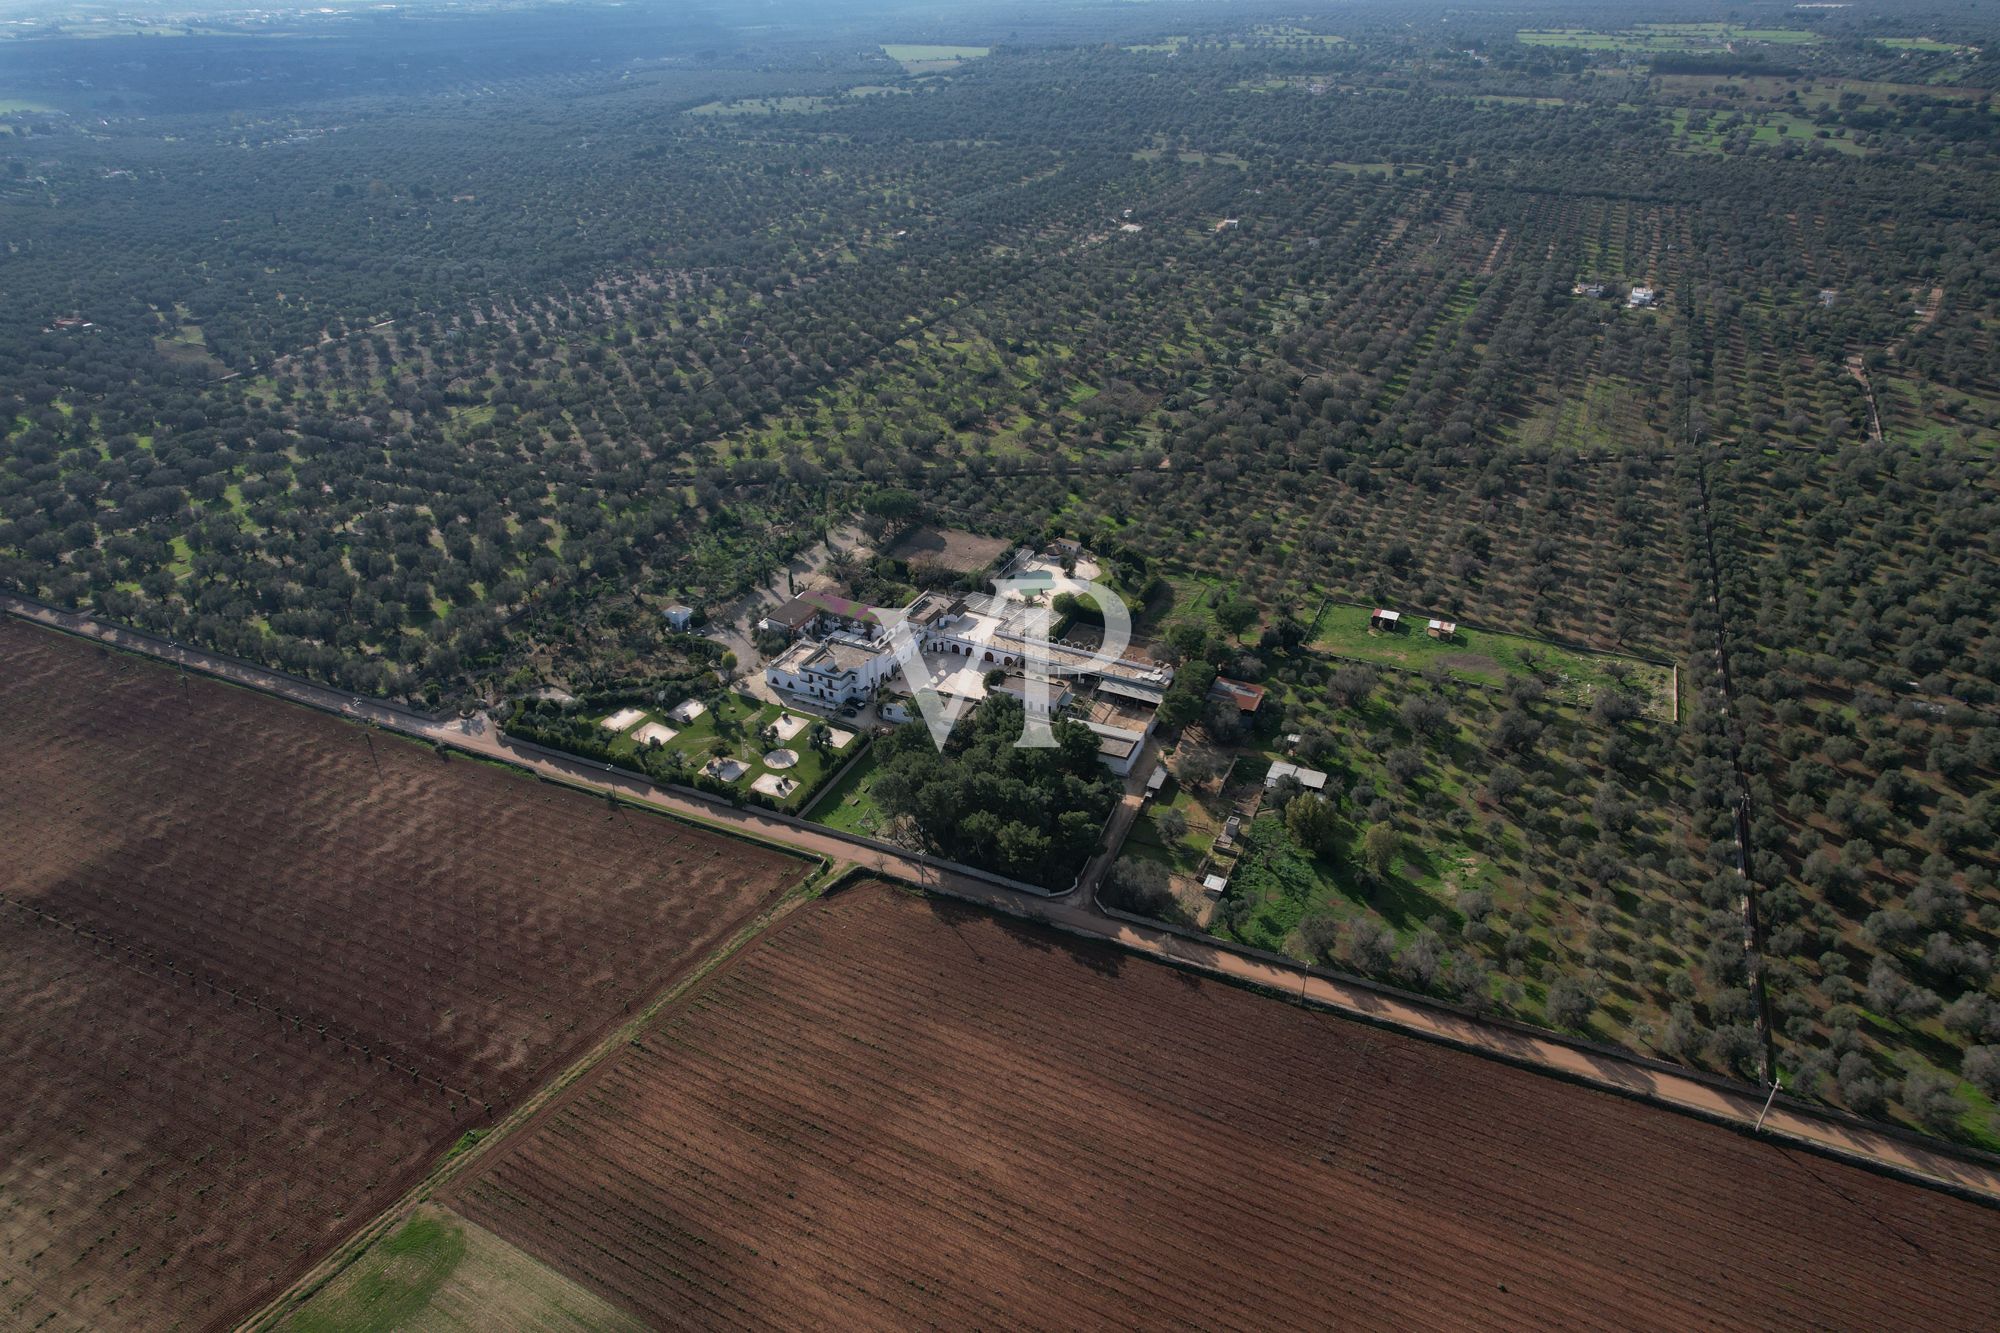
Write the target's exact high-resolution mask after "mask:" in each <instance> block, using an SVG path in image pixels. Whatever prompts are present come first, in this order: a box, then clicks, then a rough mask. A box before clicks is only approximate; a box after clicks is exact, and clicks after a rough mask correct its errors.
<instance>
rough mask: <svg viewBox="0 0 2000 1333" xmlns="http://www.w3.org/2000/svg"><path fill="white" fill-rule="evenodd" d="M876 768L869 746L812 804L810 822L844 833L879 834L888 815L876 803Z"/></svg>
mask: <svg viewBox="0 0 2000 1333" xmlns="http://www.w3.org/2000/svg"><path fill="white" fill-rule="evenodd" d="M879 771H880V770H879V768H878V766H877V764H876V761H875V751H874V750H873V749H872V748H871V749H870V750H869V751H868V752H867V753H866V754H864V755H862V756H861V759H860V761H859V762H858V763H856V764H855V765H854V767H853V768H851V769H849V770H848V771H847V775H846V776H845V777H843V778H841V779H840V781H838V782H836V783H834V785H833V786H832V787H830V788H828V789H827V791H826V794H825V795H824V796H823V797H821V798H820V800H819V802H818V804H817V806H816V808H815V811H814V814H813V816H812V819H813V822H814V823H816V824H824V825H826V826H827V827H828V828H835V829H839V830H840V831H841V832H843V833H859V834H862V835H863V836H866V837H870V838H874V837H879V836H881V833H882V826H883V825H884V824H885V823H886V822H887V821H888V815H886V814H885V813H884V812H883V810H882V807H881V806H879V805H877V804H876V803H875V795H874V788H875V778H876V776H877V774H878V772H879Z"/></svg>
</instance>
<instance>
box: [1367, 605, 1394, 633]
mask: <svg viewBox="0 0 2000 1333" xmlns="http://www.w3.org/2000/svg"><path fill="white" fill-rule="evenodd" d="M1368 628H1369V629H1375V630H1382V631H1384V632H1385V633H1386V632H1389V631H1392V630H1400V629H1402V628H1403V613H1402V612H1401V611H1390V610H1387V609H1386V608H1384V607H1379V606H1378V607H1376V608H1375V609H1374V611H1372V612H1370V613H1369V616H1368Z"/></svg>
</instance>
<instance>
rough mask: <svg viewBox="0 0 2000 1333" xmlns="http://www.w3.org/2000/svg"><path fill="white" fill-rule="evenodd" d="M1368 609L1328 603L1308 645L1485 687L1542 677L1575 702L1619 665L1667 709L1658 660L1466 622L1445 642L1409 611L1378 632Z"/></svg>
mask: <svg viewBox="0 0 2000 1333" xmlns="http://www.w3.org/2000/svg"><path fill="white" fill-rule="evenodd" d="M1369 612H1370V608H1369V607H1365V606H1350V605H1347V604H1345V603H1333V604H1330V605H1329V606H1328V607H1327V608H1326V610H1325V611H1324V612H1322V613H1321V615H1320V618H1319V623H1318V624H1317V625H1316V626H1314V630H1313V639H1312V646H1313V647H1314V648H1315V649H1317V650H1318V651H1320V652H1323V653H1331V654H1333V655H1335V656H1339V657H1348V658H1356V659H1359V660H1361V661H1364V662H1375V663H1379V664H1381V665H1383V666H1391V667H1402V668H1406V669H1408V670H1412V671H1421V670H1422V669H1424V668H1425V667H1429V666H1437V667H1440V668H1442V669H1443V670H1445V671H1447V672H1449V673H1451V674H1452V675H1454V676H1458V677H1460V678H1462V679H1465V680H1476V681H1479V682H1481V683H1482V684H1486V685H1504V684H1506V683H1507V681H1508V679H1509V678H1511V677H1519V676H1539V677H1541V678H1542V679H1543V680H1544V681H1545V682H1547V683H1549V684H1550V685H1552V686H1553V687H1555V689H1556V692H1557V693H1559V694H1561V695H1563V696H1565V697H1567V698H1570V699H1573V700H1575V701H1577V702H1586V701H1587V698H1588V696H1589V695H1590V694H1592V693H1593V692H1594V691H1595V690H1597V689H1598V688H1600V687H1602V686H1604V685H1607V684H1609V683H1611V682H1612V681H1613V680H1614V679H1616V677H1615V675H1614V674H1613V673H1614V672H1616V671H1620V670H1622V671H1623V672H1624V673H1625V676H1626V678H1627V680H1629V681H1630V682H1632V683H1633V684H1634V685H1637V686H1640V687H1642V688H1643V691H1644V693H1645V694H1646V695H1647V697H1648V698H1650V699H1652V700H1654V701H1655V703H1654V707H1655V708H1656V709H1657V711H1658V713H1659V715H1660V716H1663V717H1665V716H1671V714H1672V709H1671V706H1670V704H1669V702H1668V700H1669V697H1670V692H1671V688H1672V679H1673V672H1672V669H1671V668H1669V667H1665V666H1661V665H1659V664H1658V663H1654V662H1643V661H1640V660H1639V659H1637V658H1632V657H1613V656H1608V655H1602V656H1601V655H1598V654H1594V653H1582V652H1577V651H1575V650H1573V649H1569V648H1564V647H1561V646H1559V645H1556V644H1552V643H1545V642H1543V641H1541V640H1538V639H1529V638H1524V637H1522V636H1521V635H1517V634H1501V633H1496V632H1494V631H1490V630H1477V629H1467V628H1465V627H1464V626H1463V625H1461V626H1460V627H1459V629H1458V633H1457V634H1456V635H1455V636H1453V638H1452V639H1451V640H1450V641H1448V642H1447V641H1445V640H1443V639H1433V638H1432V637H1431V636H1430V635H1429V634H1428V633H1426V632H1425V622H1424V620H1423V619H1422V618H1418V617H1412V616H1407V615H1406V616H1405V617H1404V622H1403V623H1404V625H1405V628H1404V629H1402V630H1399V631H1394V632H1376V631H1373V630H1370V629H1369V628H1368V617H1369Z"/></svg>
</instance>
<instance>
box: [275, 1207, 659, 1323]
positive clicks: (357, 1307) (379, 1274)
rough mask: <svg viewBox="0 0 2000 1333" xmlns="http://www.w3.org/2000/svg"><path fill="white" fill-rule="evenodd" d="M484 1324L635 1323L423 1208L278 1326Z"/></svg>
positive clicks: (481, 1234) (438, 1211) (491, 1238)
mask: <svg viewBox="0 0 2000 1333" xmlns="http://www.w3.org/2000/svg"><path fill="white" fill-rule="evenodd" d="M481 1326H484V1327H509V1328H536V1329H544V1330H558V1329H620V1330H623V1329H636V1328H638V1327H639V1324H638V1323H637V1321H635V1320H633V1319H632V1318H631V1317H630V1316H629V1315H627V1314H625V1313H624V1312H623V1311H621V1310H619V1309H617V1308H616V1307H614V1306H612V1305H611V1304H609V1303H608V1302H606V1301H604V1300H603V1299H602V1298H600V1297H598V1296H597V1295H595V1294H594V1293H592V1292H590V1291H587V1290H586V1289H584V1288H583V1287H581V1286H579V1285H577V1284H576V1283H575V1282H572V1281H571V1280H570V1279H569V1278H567V1277H564V1276H563V1275H562V1274H560V1273H558V1272H556V1271H555V1270H554V1269H552V1268H549V1267H548V1266H547V1265H545V1264H543V1263H541V1262H540V1261H538V1260H536V1259H533V1258H531V1257H529V1256H528V1255H526V1254H524V1253H522V1252H521V1251H520V1250H518V1249H516V1248H515V1247H514V1246H512V1245H510V1244H508V1243H507V1242H506V1241H504V1240H501V1239H500V1238H499V1237H497V1236H495V1235H493V1234H492V1233H491V1232H489V1231H487V1230H486V1229H485V1228H483V1227H479V1226H475V1225H473V1224H472V1223H470V1222H467V1221H466V1220H465V1219H464V1218H462V1217H460V1216H458V1215H457V1214H456V1213H453V1212H451V1211H450V1210H448V1209H445V1208H440V1207H438V1206H436V1205H434V1204H425V1205H423V1206H422V1207H420V1208H418V1209H417V1211H416V1213H415V1214H414V1215H413V1216H412V1217H411V1218H410V1220H409V1221H407V1222H405V1223H404V1224H403V1225H402V1226H401V1227H399V1228H398V1229H396V1230H395V1231H393V1232H391V1233H390V1234H389V1235H388V1236H387V1237H385V1238H384V1239H382V1240H380V1241H377V1242H376V1243H375V1244H374V1245H373V1246H372V1247H370V1248H369V1250H368V1251H367V1252H366V1253H365V1254H363V1255H362V1256H361V1257H360V1258H359V1259H358V1260H356V1261H355V1262H354V1264H353V1265H351V1266H350V1267H349V1268H348V1269H347V1270H346V1271H345V1272H343V1273H341V1274H340V1276H339V1277H337V1278H335V1279H334V1280H333V1281H332V1282H330V1283H328V1284H327V1285H326V1286H324V1287H322V1288H321V1289H320V1290H319V1291H318V1292H316V1293H315V1294H314V1295H313V1297H312V1299H311V1300H309V1301H307V1302H306V1304H305V1305H303V1306H301V1307H300V1308H299V1309H298V1310H296V1311H295V1312H293V1314H292V1315H291V1317H290V1318H288V1319H286V1320H285V1322H284V1323H282V1324H280V1325H279V1327H280V1328H282V1329H284V1330H286V1333H376V1330H380V1331H381V1333H389V1330H392V1329H412V1330H430V1329H439V1330H442V1329H462V1328H476V1327H481Z"/></svg>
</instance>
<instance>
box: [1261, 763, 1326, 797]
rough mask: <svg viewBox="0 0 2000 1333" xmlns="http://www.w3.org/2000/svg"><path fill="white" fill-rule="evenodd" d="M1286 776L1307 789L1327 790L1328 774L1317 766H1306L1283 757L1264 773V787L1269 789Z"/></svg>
mask: <svg viewBox="0 0 2000 1333" xmlns="http://www.w3.org/2000/svg"><path fill="white" fill-rule="evenodd" d="M1286 778H1290V779H1291V780H1292V781H1294V782H1296V783H1298V784H1299V786H1301V787H1303V788H1305V789H1306V790H1307V791H1325V790H1326V774H1324V773H1322V772H1320V771H1319V770H1318V769H1316V768H1306V767H1303V766H1302V765H1299V764H1294V763H1290V762H1288V761H1286V760H1283V759H1280V760H1279V761H1278V762H1277V763H1275V764H1273V765H1271V767H1270V771H1268V772H1267V773H1265V774H1264V787H1265V789H1266V790H1269V789H1271V788H1273V787H1276V786H1277V785H1278V784H1279V783H1280V782H1283V781H1284V780H1285V779H1286Z"/></svg>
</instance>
